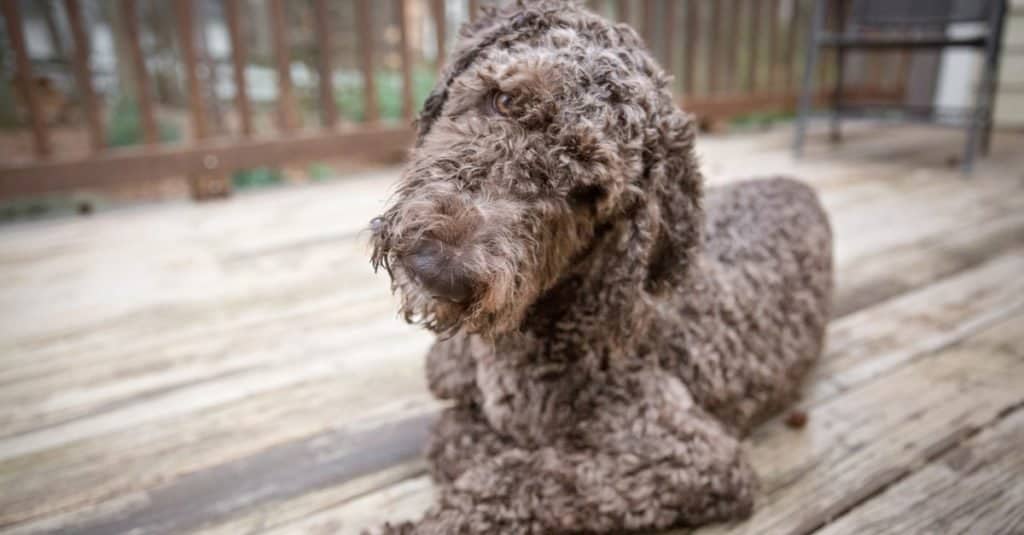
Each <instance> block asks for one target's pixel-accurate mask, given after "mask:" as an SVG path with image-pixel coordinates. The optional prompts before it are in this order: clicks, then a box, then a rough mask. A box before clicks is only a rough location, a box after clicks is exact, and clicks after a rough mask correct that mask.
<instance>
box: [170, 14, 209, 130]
mask: <svg viewBox="0 0 1024 535" xmlns="http://www.w3.org/2000/svg"><path fill="white" fill-rule="evenodd" d="M194 7H195V6H194V4H193V2H192V0H180V1H178V2H175V3H174V8H175V18H176V19H177V23H178V42H179V44H180V45H181V56H182V60H183V61H184V63H185V65H184V66H185V85H186V87H187V88H188V108H189V113H190V115H191V117H192V133H193V136H194V137H195V139H203V138H205V137H206V136H207V134H208V132H207V129H206V112H205V107H206V106H205V105H204V103H203V96H202V92H201V90H200V88H199V72H198V71H199V69H198V62H197V59H196V45H195V24H194V22H193V21H194V19H195V10H194Z"/></svg>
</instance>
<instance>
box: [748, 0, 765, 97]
mask: <svg viewBox="0 0 1024 535" xmlns="http://www.w3.org/2000/svg"><path fill="white" fill-rule="evenodd" d="M762 4H763V2H761V1H760V0H748V1H747V3H746V5H747V9H746V11H747V19H748V24H749V28H748V30H747V47H748V48H747V62H748V63H747V92H750V93H753V92H754V91H756V90H757V89H758V83H757V81H758V67H759V66H760V61H759V59H760V55H761V10H760V7H761V5H762Z"/></svg>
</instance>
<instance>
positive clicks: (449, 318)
mask: <svg viewBox="0 0 1024 535" xmlns="http://www.w3.org/2000/svg"><path fill="white" fill-rule="evenodd" d="M372 264H373V267H374V269H375V270H379V268H381V267H383V268H384V269H385V270H386V271H387V273H388V275H389V276H390V278H391V290H392V292H394V293H396V294H398V297H399V300H400V302H399V315H401V317H402V318H403V319H405V321H407V322H409V323H411V324H416V325H421V326H423V327H425V328H427V329H429V330H431V331H433V332H435V333H437V334H439V335H442V336H444V335H451V334H454V333H456V332H459V331H460V330H461V331H466V332H470V333H474V334H481V335H484V336H491V335H496V334H500V333H502V332H507V331H509V330H512V329H515V328H516V327H517V326H518V325H519V324H520V323H521V322H522V318H523V316H524V315H525V311H526V309H527V308H528V306H529V304H530V303H531V302H532V299H530V298H529V297H526V295H527V294H528V293H529V289H530V288H531V285H530V284H529V283H528V282H526V279H524V278H523V277H522V275H521V273H519V268H518V267H517V266H516V265H514V264H513V263H512V262H505V263H501V262H496V261H493V260H492V261H491V262H490V263H489V265H488V267H489V268H491V269H488V270H487V273H486V274H484V275H483V276H482V277H481V282H482V284H481V288H480V290H479V291H478V292H477V293H476V294H474V296H473V297H472V298H471V299H469V300H468V301H466V302H464V303H456V302H452V301H446V300H444V299H439V298H437V297H435V296H433V295H431V294H430V293H429V292H428V291H427V290H426V289H425V288H423V286H421V285H420V284H419V283H418V282H417V281H416V279H415V277H413V276H411V275H410V274H409V273H408V272H407V271H406V270H405V269H404V268H403V267H402V263H401V262H400V261H398V258H397V255H395V254H394V253H392V252H390V251H386V250H384V249H383V248H382V247H381V246H380V245H379V244H378V246H377V247H376V248H375V250H374V253H373V257H372Z"/></svg>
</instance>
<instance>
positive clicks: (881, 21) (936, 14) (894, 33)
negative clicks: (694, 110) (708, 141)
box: [793, 0, 1007, 174]
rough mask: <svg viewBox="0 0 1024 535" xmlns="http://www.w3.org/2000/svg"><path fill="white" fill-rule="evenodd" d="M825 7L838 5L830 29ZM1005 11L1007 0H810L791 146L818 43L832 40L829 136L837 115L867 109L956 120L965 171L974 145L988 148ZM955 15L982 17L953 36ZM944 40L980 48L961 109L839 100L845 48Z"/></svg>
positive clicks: (940, 45)
mask: <svg viewBox="0 0 1024 535" xmlns="http://www.w3.org/2000/svg"><path fill="white" fill-rule="evenodd" d="M850 2H852V4H851V3H850ZM830 7H831V8H833V9H836V10H837V13H836V15H837V17H836V19H837V22H838V24H837V26H838V29H837V30H836V31H827V30H826V29H825V20H826V19H825V17H826V14H827V11H828V10H829V9H830ZM1006 11H1007V1H1006V0H816V1H815V4H814V14H813V16H812V18H811V31H810V35H809V38H808V43H807V50H806V61H805V64H804V65H805V67H804V77H803V85H802V89H801V94H800V102H799V114H798V118H797V123H796V135H795V139H794V145H793V151H794V154H795V155H796V156H797V157H799V156H801V154H802V152H803V146H804V142H805V138H806V133H807V121H808V119H809V117H810V113H811V105H812V95H813V94H814V89H815V88H814V73H815V72H816V69H817V66H818V61H819V51H820V49H821V48H834V49H836V52H837V59H838V65H837V69H836V87H835V92H834V93H833V95H832V102H831V110H830V111H831V118H832V121H831V134H832V139H833V141H838V140H839V139H840V121H841V120H842V118H843V117H854V116H856V117H871V116H876V115H878V113H876V112H878V111H885V112H886V113H887V114H891V113H892V112H893V111H897V112H901V113H900V115H901V116H902V117H903V118H904V119H910V120H923V121H929V122H935V121H937V120H938V119H944V120H950V119H952V120H953V121H955V122H958V123H962V124H963V126H964V128H965V129H966V131H967V132H966V133H967V139H966V142H965V145H964V155H963V160H962V168H963V171H964V173H965V174H966V173H970V172H971V169H972V167H973V165H974V159H975V157H976V155H977V152H978V149H979V145H980V148H981V151H982V152H983V153H985V154H987V153H988V149H989V143H990V138H991V135H992V113H993V107H994V106H993V102H994V100H995V90H996V80H997V76H998V72H997V71H998V67H999V55H1000V53H1001V47H1002V36H1003V26H1004V21H1005V19H1006ZM961 22H973V23H981V24H982V25H984V30H983V31H981V32H980V33H978V34H976V35H971V36H969V37H958V36H957V35H955V34H950V33H949V32H948V30H949V26H950V25H951V24H954V23H961ZM950 47H960V48H965V47H966V48H973V49H976V50H981V51H982V52H983V53H984V56H985V61H984V65H983V68H982V75H981V83H980V84H979V86H978V88H977V90H976V95H975V99H974V100H975V104H974V107H973V108H970V109H968V110H966V113H960V114H957V113H950V112H949V110H942V109H939V108H936V107H933V106H932V107H928V108H925V109H922V108H920V107H915V108H913V109H910V108H907V107H904V106H899V105H896V106H893V105H891V104H890V105H886V106H884V107H883V106H878V105H854V104H851V103H847V102H844V100H843V81H844V80H843V78H844V70H845V63H846V61H845V59H846V55H847V53H848V52H849V51H851V50H858V49H859V50H922V49H933V50H934V49H944V48H950Z"/></svg>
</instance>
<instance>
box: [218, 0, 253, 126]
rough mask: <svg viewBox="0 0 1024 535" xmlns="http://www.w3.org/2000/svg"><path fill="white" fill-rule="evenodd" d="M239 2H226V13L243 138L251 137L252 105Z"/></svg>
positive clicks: (236, 102)
mask: <svg viewBox="0 0 1024 535" xmlns="http://www.w3.org/2000/svg"><path fill="white" fill-rule="evenodd" d="M238 2H239V0H225V1H224V12H225V18H227V22H228V34H229V36H230V39H231V67H232V72H233V74H234V81H235V107H236V108H237V113H238V118H239V121H240V122H241V125H242V136H243V137H246V138H248V137H251V136H252V134H253V127H252V105H251V104H250V103H249V90H248V88H247V87H246V81H245V65H246V63H247V62H248V54H247V51H246V46H245V30H244V28H243V27H242V21H241V16H240V14H239V11H238Z"/></svg>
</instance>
